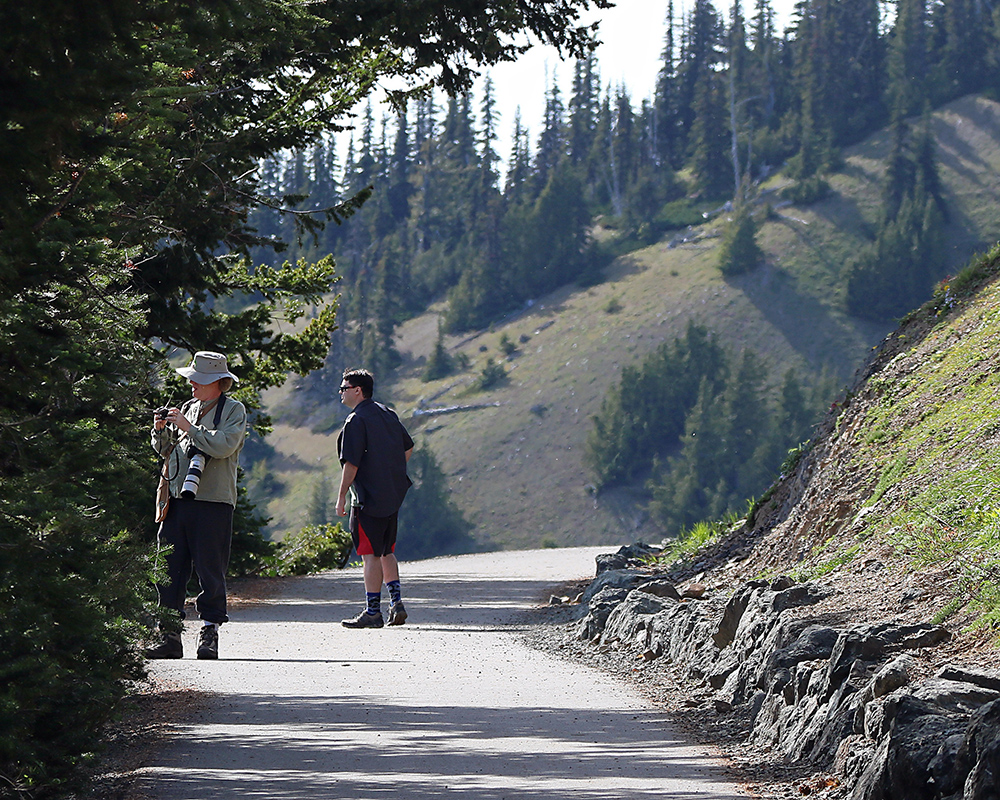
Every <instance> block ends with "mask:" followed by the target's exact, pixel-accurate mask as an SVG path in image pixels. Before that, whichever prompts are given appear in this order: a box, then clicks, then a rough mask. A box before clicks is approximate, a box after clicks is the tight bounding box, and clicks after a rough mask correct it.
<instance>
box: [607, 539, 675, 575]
mask: <svg viewBox="0 0 1000 800" xmlns="http://www.w3.org/2000/svg"><path fill="white" fill-rule="evenodd" d="M660 552H662V548H660V547H656V546H654V545H649V544H644V543H643V542H636V543H635V544H627V545H624V546H622V547H619V548H618V552H617V553H601V554H600V555H599V556H597V558H596V561H597V574H598V575H600V574H601V573H602V572H607V571H608V570H613V569H626V568H628V567H630V566H641V565H642V563H643V560H644V559H646V558H648V557H649V556H653V555H656V554H657V553H660Z"/></svg>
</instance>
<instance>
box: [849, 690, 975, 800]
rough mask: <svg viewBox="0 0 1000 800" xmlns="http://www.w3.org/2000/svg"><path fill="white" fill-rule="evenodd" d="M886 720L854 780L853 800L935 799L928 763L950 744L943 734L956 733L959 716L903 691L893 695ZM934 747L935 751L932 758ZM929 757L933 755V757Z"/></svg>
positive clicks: (944, 755)
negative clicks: (865, 764) (873, 752)
mask: <svg viewBox="0 0 1000 800" xmlns="http://www.w3.org/2000/svg"><path fill="white" fill-rule="evenodd" d="M888 702H890V703H892V704H894V705H895V708H894V710H893V712H892V713H891V715H887V716H891V718H892V723H891V726H890V728H889V730H888V732H887V735H886V736H884V737H883V741H882V742H881V743H880V747H879V748H878V750H877V752H876V756H875V758H874V759H873V760H872V762H871V763H870V764H869V765H868V768H867V769H865V771H864V773H863V774H862V775H861V778H860V779H859V781H858V784H857V785H856V786H855V789H854V793H853V795H852V797H853V798H854V799H855V800H885V799H886V798H897V797H898V798H906V800H939V798H941V796H942V795H941V794H940V793H939V792H938V788H937V785H936V780H937V779H936V778H935V776H934V775H933V774H932V772H931V765H932V764H935V765H936V767H937V768H940V767H941V765H942V764H944V763H945V762H946V761H947V760H948V756H947V753H946V752H943V751H946V750H947V748H948V747H951V746H953V744H954V740H952V743H951V744H949V743H948V742H949V737H953V736H955V735H957V734H961V733H962V732H963V731H964V729H965V720H964V719H963V718H961V717H957V716H954V715H950V714H942V713H940V711H939V710H938V709H936V708H935V707H934V706H932V705H931V704H930V703H926V702H924V701H923V700H918V699H916V698H914V697H911V696H909V695H906V694H901V695H898V696H893V697H892V698H891V699H890V700H889V701H888ZM939 753H940V754H941V757H940V758H938V756H939ZM935 759H938V760H937V761H935Z"/></svg>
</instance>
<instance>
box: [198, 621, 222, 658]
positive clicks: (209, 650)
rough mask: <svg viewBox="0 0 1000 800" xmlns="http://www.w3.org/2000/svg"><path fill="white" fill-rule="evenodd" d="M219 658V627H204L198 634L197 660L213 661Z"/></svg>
mask: <svg viewBox="0 0 1000 800" xmlns="http://www.w3.org/2000/svg"><path fill="white" fill-rule="evenodd" d="M218 657H219V627H218V626H217V625H204V626H203V627H202V629H201V633H199V634H198V658H200V659H210V660H213V661H214V660H215V659H217V658H218Z"/></svg>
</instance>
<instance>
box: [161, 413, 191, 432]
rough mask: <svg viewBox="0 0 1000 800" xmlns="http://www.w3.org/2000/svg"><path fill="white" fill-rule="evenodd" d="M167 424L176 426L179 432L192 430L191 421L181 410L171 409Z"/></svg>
mask: <svg viewBox="0 0 1000 800" xmlns="http://www.w3.org/2000/svg"><path fill="white" fill-rule="evenodd" d="M167 422H169V423H171V424H173V425H176V426H177V428H178V429H179V430H182V431H185V432H186V431H189V430H191V421H190V420H189V419H188V418H187V417H185V416H184V415H183V414H182V413H181V410H180V409H179V408H171V409H170V411H168V412H167Z"/></svg>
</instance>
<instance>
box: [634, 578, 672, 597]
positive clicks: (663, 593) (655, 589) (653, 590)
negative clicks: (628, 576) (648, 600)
mask: <svg viewBox="0 0 1000 800" xmlns="http://www.w3.org/2000/svg"><path fill="white" fill-rule="evenodd" d="M636 589H637V590H638V591H640V592H645V593H646V594H652V595H655V596H656V597H669V598H672V599H673V600H680V599H681V595H680V593H679V592H678V591H677V589H676V587H675V586H674V584H673V583H671V582H670V581H668V580H666V579H665V578H656V579H654V580H651V581H646V582H645V583H641V584H639V586H637V587H636Z"/></svg>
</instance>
